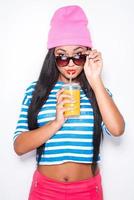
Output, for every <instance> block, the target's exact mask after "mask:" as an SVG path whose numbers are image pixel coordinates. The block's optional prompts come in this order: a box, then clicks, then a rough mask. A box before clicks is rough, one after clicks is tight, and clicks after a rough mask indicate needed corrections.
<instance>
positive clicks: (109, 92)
mask: <svg viewBox="0 0 134 200" xmlns="http://www.w3.org/2000/svg"><path fill="white" fill-rule="evenodd" d="M106 91H107V92H108V94H109V96H110V97H111V98H112V97H113V95H112V93H111V91H110V90H109V89H108V88H106ZM101 127H102V132H103V134H105V135H109V136H112V134H111V133H110V131H109V130H108V128H107V127H106V125H105V123H104V122H103V121H102V123H101Z"/></svg>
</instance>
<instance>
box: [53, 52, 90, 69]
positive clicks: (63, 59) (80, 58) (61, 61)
mask: <svg viewBox="0 0 134 200" xmlns="http://www.w3.org/2000/svg"><path fill="white" fill-rule="evenodd" d="M86 56H87V55H85V54H80V55H78V54H77V55H75V56H73V57H67V56H65V55H61V56H56V57H55V61H56V64H57V65H58V66H59V67H65V66H67V65H68V64H69V62H70V60H72V61H73V63H74V64H75V65H78V66H84V64H85V62H86Z"/></svg>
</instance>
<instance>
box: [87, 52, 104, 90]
mask: <svg viewBox="0 0 134 200" xmlns="http://www.w3.org/2000/svg"><path fill="white" fill-rule="evenodd" d="M86 54H87V55H88V56H87V58H86V62H85V65H84V72H85V75H86V77H87V80H88V81H89V84H90V85H91V87H92V85H93V84H94V82H95V81H96V79H98V78H100V76H101V71H102V67H103V61H102V57H101V53H100V52H98V51H97V50H96V49H94V50H92V51H91V50H88V51H87V52H86Z"/></svg>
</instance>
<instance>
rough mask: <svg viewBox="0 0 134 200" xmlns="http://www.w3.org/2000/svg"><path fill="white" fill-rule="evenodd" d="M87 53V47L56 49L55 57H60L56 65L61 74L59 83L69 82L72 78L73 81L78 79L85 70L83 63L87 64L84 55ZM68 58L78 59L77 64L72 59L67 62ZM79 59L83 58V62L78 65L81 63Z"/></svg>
mask: <svg viewBox="0 0 134 200" xmlns="http://www.w3.org/2000/svg"><path fill="white" fill-rule="evenodd" d="M86 51H87V47H84V46H59V47H56V48H55V52H54V54H55V57H57V56H58V57H57V60H56V65H57V68H58V70H59V72H60V74H59V81H63V82H68V81H69V79H70V77H72V80H75V79H76V78H77V76H78V75H79V74H80V73H81V72H82V70H83V65H84V64H83V63H84V62H85V60H84V59H85V57H84V56H83V55H85V54H86ZM81 55H82V56H81ZM67 57H74V58H76V64H75V63H74V62H75V61H73V60H72V59H70V60H68V62H67ZM79 58H81V62H80V63H77V62H79V61H80V60H79ZM82 59H83V63H82Z"/></svg>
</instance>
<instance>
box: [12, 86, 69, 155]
mask: <svg viewBox="0 0 134 200" xmlns="http://www.w3.org/2000/svg"><path fill="white" fill-rule="evenodd" d="M63 90H64V89H61V90H59V91H58V92H57V94H56V97H57V105H56V116H55V120H53V121H50V122H49V123H47V124H45V125H44V126H42V127H40V128H37V129H35V130H31V131H25V132H22V133H21V134H20V135H19V136H17V138H16V139H15V141H14V150H15V152H16V153H17V154H18V155H22V154H24V153H27V152H29V151H32V150H34V149H36V148H38V147H39V146H41V145H42V144H44V143H45V142H46V141H47V140H49V139H50V138H51V137H52V136H53V135H54V134H55V133H56V132H57V131H58V130H59V129H60V128H61V127H62V125H63V124H64V122H65V120H66V118H65V117H64V112H65V111H66V110H69V109H71V108H65V107H64V103H70V102H72V99H71V96H70V95H65V94H62V93H63ZM65 97H67V98H68V100H65V99H64V98H65Z"/></svg>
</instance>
